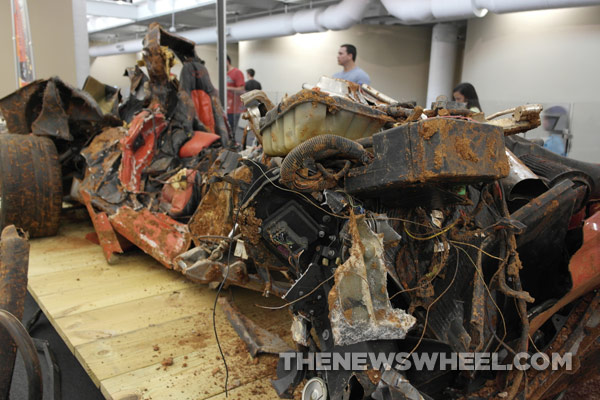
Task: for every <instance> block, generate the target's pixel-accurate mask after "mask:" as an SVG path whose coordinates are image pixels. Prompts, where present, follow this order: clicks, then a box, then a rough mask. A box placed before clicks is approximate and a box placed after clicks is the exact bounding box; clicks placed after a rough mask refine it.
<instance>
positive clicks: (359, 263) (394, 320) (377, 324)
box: [328, 215, 415, 345]
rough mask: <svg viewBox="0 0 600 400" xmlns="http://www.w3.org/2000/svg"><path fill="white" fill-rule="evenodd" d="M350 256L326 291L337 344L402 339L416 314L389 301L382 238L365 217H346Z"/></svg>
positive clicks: (337, 271) (332, 328)
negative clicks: (332, 284)
mask: <svg viewBox="0 0 600 400" xmlns="http://www.w3.org/2000/svg"><path fill="white" fill-rule="evenodd" d="M349 230H350V235H351V236H352V247H351V248H350V257H348V259H347V260H346V262H345V263H344V264H342V265H340V266H339V267H338V268H337V269H336V270H335V275H334V276H335V285H334V286H333V288H331V291H330V292H329V300H328V301H329V319H330V321H331V331H332V333H333V338H334V342H335V343H336V344H337V345H348V344H354V343H360V342H364V341H367V340H389V339H404V338H405V337H406V333H407V332H408V330H409V329H410V328H412V326H413V325H414V324H415V318H414V317H413V316H412V315H410V314H407V313H406V312H405V311H404V310H400V309H394V308H392V307H391V305H390V300H389V297H388V293H387V279H386V277H387V273H386V268H385V264H384V259H383V241H382V239H381V237H378V236H377V235H375V234H374V233H373V232H372V231H371V230H370V229H369V227H368V226H367V224H366V222H365V221H364V217H360V218H358V219H357V218H355V217H354V216H353V215H352V216H351V217H350V221H349Z"/></svg>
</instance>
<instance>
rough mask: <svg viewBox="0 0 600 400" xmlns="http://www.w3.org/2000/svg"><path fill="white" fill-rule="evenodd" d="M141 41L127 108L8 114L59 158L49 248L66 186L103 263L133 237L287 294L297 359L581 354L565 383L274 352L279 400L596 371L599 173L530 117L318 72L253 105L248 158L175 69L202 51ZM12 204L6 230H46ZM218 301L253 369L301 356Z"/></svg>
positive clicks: (46, 85) (209, 273)
mask: <svg viewBox="0 0 600 400" xmlns="http://www.w3.org/2000/svg"><path fill="white" fill-rule="evenodd" d="M144 45H145V48H144V61H145V65H146V67H147V68H148V75H149V77H148V78H149V79H147V78H144V79H142V75H140V74H143V72H141V70H140V69H139V68H137V70H135V71H134V70H133V69H132V70H131V71H130V77H131V79H132V94H131V96H130V97H129V99H127V100H126V102H125V103H124V104H122V105H121V106H120V107H117V105H118V96H117V95H116V94H115V93H112V92H111V93H108V92H106V93H104V94H105V95H106V97H105V98H103V100H102V104H104V107H103V108H101V107H100V106H99V105H98V104H99V103H98V100H97V99H94V98H92V96H91V95H90V94H88V93H86V92H84V91H80V90H77V89H74V88H71V87H68V85H66V84H64V83H62V82H61V81H60V80H59V79H58V78H52V79H50V80H47V81H38V82H36V83H33V84H31V85H29V86H27V87H25V88H22V89H20V90H19V91H17V92H16V93H14V94H13V95H10V96H8V97H7V98H4V99H2V100H0V109H1V111H2V112H3V114H4V116H5V118H6V120H7V125H8V129H9V131H10V132H12V133H13V134H12V135H9V136H10V140H9V139H5V141H6V140H8V141H9V142H10V143H20V142H21V140H25V138H32V137H40V140H42V139H43V142H44V146H46V147H55V148H53V149H51V150H50V153H52V154H50V153H49V154H50V155H49V156H48V157H49V160H48V163H51V162H54V163H55V164H56V165H57V167H55V168H58V170H55V172H53V174H54V175H53V178H52V179H53V180H52V182H54V185H55V189H54V191H53V192H52V193H53V194H52V193H49V192H48V191H42V186H43V185H42V184H40V185H39V188H38V189H39V190H40V193H41V194H40V195H39V196H42V195H43V196H47V197H52V196H54V197H53V199H54V200H52V201H50V200H48V202H47V203H48V204H49V207H50V208H48V209H47V210H43V212H42V211H40V213H41V214H40V217H37V220H38V221H41V220H42V219H43V218H42V217H41V216H44V218H46V217H47V218H49V220H48V222H44V223H47V224H48V225H50V228H49V229H41V230H40V234H41V235H43V234H53V233H54V232H56V227H57V221H55V220H50V219H52V218H54V219H56V218H57V215H58V214H59V211H60V208H59V207H58V206H57V201H56V196H58V198H59V199H60V198H61V197H62V196H63V192H65V193H64V194H66V195H69V197H70V198H71V199H75V200H77V201H79V202H80V203H82V204H84V205H85V206H86V207H87V210H88V212H89V215H90V217H91V219H92V222H93V225H94V228H95V230H96V233H97V236H98V241H99V243H100V245H101V246H102V248H103V251H104V254H105V256H106V259H107V261H108V262H111V261H112V260H113V255H114V254H115V253H120V252H123V251H124V250H126V249H127V247H128V246H131V245H132V244H133V245H135V246H137V247H139V248H140V249H142V250H143V251H144V252H146V253H148V254H149V255H151V256H152V257H153V258H155V259H156V260H157V261H159V262H160V263H161V264H162V265H164V266H165V267H166V268H169V269H173V270H175V271H178V272H180V273H182V274H183V275H185V276H186V277H188V278H189V279H191V280H193V281H196V282H200V283H204V284H209V285H212V286H213V287H215V288H217V287H219V289H221V288H222V287H227V286H229V285H236V286H241V287H245V288H249V289H252V290H256V291H259V292H261V293H263V294H264V295H265V296H269V295H274V296H279V297H281V298H283V299H284V300H285V302H286V307H285V309H282V311H280V312H290V313H291V315H292V321H293V322H292V327H291V333H292V337H293V339H294V342H295V344H296V349H294V350H293V351H295V352H300V353H303V354H305V355H306V356H307V357H308V355H309V354H311V353H316V352H328V353H348V352H350V353H352V352H362V353H365V352H367V353H368V352H371V353H389V354H398V353H405V354H421V355H423V354H433V353H438V354H440V353H444V354H449V353H458V354H468V353H477V352H489V353H497V354H498V355H499V357H500V362H501V363H502V364H510V363H512V358H513V357H514V356H515V354H518V353H523V352H530V353H535V352H544V353H547V354H550V353H558V354H562V355H564V354H565V353H571V354H572V356H573V371H566V370H565V369H564V368H559V369H557V370H552V369H546V370H542V371H538V370H536V369H529V370H526V371H521V370H516V369H513V370H506V371H485V370H482V371H479V370H476V369H474V370H454V369H447V368H441V367H440V366H439V365H436V367H435V368H432V369H425V370H417V369H416V368H414V367H413V368H408V369H401V368H396V367H397V365H396V364H395V363H396V361H394V363H392V365H387V364H386V365H385V367H382V368H379V369H376V368H375V367H374V366H373V365H369V367H368V368H367V369H365V370H337V371H332V370H328V371H323V370H316V371H315V370H311V369H302V368H297V366H296V365H295V364H292V366H291V368H285V365H284V364H285V363H284V362H283V361H284V360H283V358H281V359H280V362H279V365H278V369H277V379H276V380H274V381H273V386H274V388H275V390H276V391H277V393H278V394H279V396H280V397H282V398H291V397H292V396H293V393H294V392H298V391H302V389H303V388H305V389H304V393H303V398H306V399H310V398H319V397H311V396H313V394H319V395H323V393H327V394H325V396H327V397H323V398H329V399H332V400H338V399H357V398H373V399H411V400H416V399H449V398H453V399H473V400H474V399H491V398H498V399H500V398H502V399H553V398H556V396H558V395H560V394H561V393H562V392H563V391H564V390H565V389H566V388H567V386H568V385H569V384H570V385H572V384H574V383H576V382H584V381H586V380H588V379H590V378H593V377H596V376H597V374H598V373H599V372H600V371H599V370H598V366H600V347H599V338H600V307H599V304H598V303H599V302H600V294H599V293H598V292H597V291H596V289H597V288H598V287H599V286H600V262H599V260H598V255H599V254H598V251H599V249H600V236H599V235H598V224H600V214H598V211H599V210H600V207H598V205H599V204H600V203H598V200H599V199H600V167H599V166H598V165H594V164H588V163H583V162H578V161H574V160H570V159H567V158H563V157H560V156H556V155H554V154H552V153H549V152H548V151H546V150H545V149H543V148H541V147H539V146H537V145H535V144H533V143H530V142H529V141H528V140H526V139H523V138H521V137H519V136H517V135H515V134H516V133H520V132H525V131H527V130H529V129H532V128H534V127H536V126H538V125H539V123H540V121H539V115H540V111H541V107H540V106H536V105H527V106H520V107H516V108H515V109H512V110H507V111H506V112H505V113H504V115H499V117H502V118H496V116H492V117H494V118H491V119H489V118H488V119H485V117H484V116H483V115H482V114H481V113H478V114H476V113H474V112H472V111H469V110H467V109H466V108H464V104H461V103H456V102H451V101H447V100H445V99H442V98H440V99H439V101H437V102H435V103H434V104H433V105H432V107H431V109H427V110H424V109H423V108H422V107H420V106H417V105H415V104H414V103H412V102H398V101H395V100H393V99H390V98H389V97H387V96H385V95H383V94H382V93H380V92H378V91H377V90H375V89H373V88H371V87H369V86H366V85H363V86H362V87H361V86H358V85H356V84H352V83H350V82H345V81H340V80H333V79H328V78H323V79H322V80H321V81H320V82H319V83H318V84H317V85H316V86H310V85H308V86H306V87H305V88H304V89H302V90H301V91H299V92H298V93H297V94H295V95H292V96H287V97H285V98H284V99H283V100H282V101H281V103H280V104H278V105H273V104H272V103H271V102H270V101H269V99H268V98H267V97H266V95H265V94H264V93H262V92H258V91H254V92H250V93H247V94H246V95H245V96H244V101H245V102H246V104H247V107H248V111H247V113H246V115H245V118H247V119H248V120H249V128H248V129H249V130H251V131H252V132H253V133H254V135H255V137H256V138H257V140H258V142H259V143H258V145H257V146H253V147H248V148H245V149H243V150H242V149H241V147H240V146H239V145H237V144H236V143H234V142H233V139H232V137H233V136H232V135H231V132H230V131H229V129H228V126H227V122H226V118H223V111H222V110H221V109H220V106H219V102H218V100H217V97H216V96H215V94H214V92H213V88H212V86H210V87H206V86H203V85H202V83H199V84H198V85H196V86H195V83H194V82H191V81H190V80H189V78H185V79H184V78H182V79H181V82H180V81H178V80H177V79H176V78H174V77H172V76H171V74H170V73H169V68H170V66H171V65H172V62H173V59H174V57H177V58H179V60H180V61H181V62H182V63H183V65H184V69H186V70H193V71H194V74H192V76H194V77H198V76H202V74H198V71H201V68H202V67H201V66H200V64H199V62H198V58H197V56H196V55H195V50H194V44H193V43H192V42H189V41H187V40H186V39H183V38H180V37H178V36H177V35H175V34H171V33H169V32H166V31H164V30H163V29H162V28H161V27H160V26H159V25H157V24H153V25H151V26H150V28H149V31H148V33H147V35H146V38H145V42H144ZM144 81H147V82H146V83H144ZM184 81H185V82H184ZM115 102H116V103H117V104H115ZM107 103H108V105H107ZM207 110H208V111H207ZM30 132H33V134H34V135H35V136H30V135H27V134H29V133H30ZM48 137H49V138H51V139H52V141H50V140H48V139H47V138H48ZM0 138H1V137H0ZM27 140H29V141H31V140H33V139H27ZM0 142H2V141H1V140H0ZM52 143H54V146H53V145H52ZM23 146H25V145H23ZM31 146H34V145H31ZM34 147H35V146H34ZM244 147H245V146H244ZM1 151H8V150H4V147H2V149H1ZM14 151H17V150H14ZM44 154H46V153H44ZM7 157H8V156H7ZM12 157H16V156H12ZM3 159H6V158H5V157H4V155H3ZM52 160H53V161H52ZM58 165H60V166H58ZM28 168H29V167H28ZM61 169H62V171H61ZM29 170H30V172H31V173H34V172H35V171H34V167H33V166H32V167H30V169H29ZM56 171H58V172H56ZM57 174H59V175H60V176H62V182H61V179H59V178H57ZM34 175H35V174H34ZM15 179H16V178H15ZM40 179H41V178H40ZM61 187H63V188H64V190H63V189H61ZM56 188H58V189H56ZM2 190H3V191H4V192H3V203H2V209H3V211H2V218H1V219H0V222H2V225H3V226H4V225H6V224H7V223H9V222H10V223H16V224H21V225H24V226H25V229H27V224H34V222H32V221H21V220H19V218H21V216H19V215H16V214H18V213H13V214H10V207H20V206H19V205H18V202H17V200H18V199H17V200H15V203H14V204H13V205H12V206H11V203H10V201H9V200H10V193H9V191H10V188H9V186H8V183H6V182H3V186H2ZM31 195H34V194H31ZM15 196H16V195H15ZM40 202H42V200H40ZM58 204H60V203H58ZM57 207H58V210H57ZM5 210H7V211H5ZM23 218H24V217H23ZM34 225H35V224H34ZM35 229H37V228H35ZM35 229H33V228H30V230H31V231H32V232H33V231H34V230H35ZM33 233H34V235H35V232H33ZM222 304H223V309H224V310H225V311H226V313H227V315H228V316H229V317H230V319H231V320H235V321H237V322H234V325H236V330H238V332H245V333H241V335H242V336H243V337H244V338H245V340H247V341H248V342H250V343H251V344H252V346H251V347H252V348H253V350H252V351H253V353H254V354H256V353H257V352H258V351H273V352H283V351H287V350H289V351H292V350H291V349H287V348H286V346H285V343H283V342H281V341H278V340H277V338H273V337H266V336H267V335H268V332H266V333H265V332H258V328H256V327H254V326H253V325H252V323H251V321H247V320H244V317H243V316H239V315H237V314H238V313H237V312H236V310H235V309H234V308H232V307H231V306H230V305H228V304H227V303H226V302H223V303H222ZM288 310H289V311H288ZM238 328H239V329H238ZM311 391H314V393H313V392H311Z"/></svg>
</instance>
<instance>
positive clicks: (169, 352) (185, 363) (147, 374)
mask: <svg viewBox="0 0 600 400" xmlns="http://www.w3.org/2000/svg"><path fill="white" fill-rule="evenodd" d="M92 231H93V227H92V225H91V224H90V223H89V222H69V223H65V224H63V226H62V227H61V229H60V232H59V235H58V236H55V237H52V238H44V239H34V240H31V253H30V259H29V285H28V289H29V292H30V293H31V294H32V296H33V297H34V298H35V300H36V301H37V303H38V304H39V306H40V307H41V309H42V310H43V311H44V313H45V314H46V316H47V317H48V319H49V320H50V322H51V323H52V325H53V326H54V328H55V329H56V331H57V332H58V333H59V334H60V335H61V337H62V338H63V340H64V341H65V343H66V344H67V346H68V347H69V349H71V351H72V352H73V354H74V355H75V357H76V358H77V359H78V360H79V362H80V363H81V365H82V366H83V367H84V368H85V370H86V371H87V372H88V374H89V375H90V377H91V379H92V380H93V382H94V383H95V384H96V385H97V386H98V387H99V388H100V390H101V391H102V394H103V395H104V396H105V397H106V398H107V399H115V400H117V399H118V400H135V399H221V398H225V395H224V382H225V369H224V366H223V361H222V360H221V357H220V355H219V350H218V348H217V344H216V340H215V336H214V333H213V324H212V309H213V304H214V301H215V295H216V291H215V290H212V289H210V288H208V287H207V286H206V285H199V284H194V283H192V282H190V281H188V280H186V279H185V278H184V277H183V276H182V275H181V274H179V273H178V272H174V271H170V270H167V269H166V268H164V267H163V266H161V265H160V264H159V263H157V262H156V261H154V260H153V259H152V258H151V257H149V256H147V255H145V254H144V253H142V252H141V251H137V250H136V251H132V252H128V253H126V254H124V255H122V256H119V258H118V260H117V262H116V263H115V264H113V265H109V264H107V263H106V261H105V259H104V257H103V255H102V251H101V248H100V246H98V245H95V244H93V243H91V242H89V241H88V240H86V239H85V235H86V234H87V233H89V232H92ZM227 292H228V295H233V298H234V300H235V303H236V305H237V306H238V308H239V309H240V310H241V311H242V312H244V314H245V315H247V316H248V317H250V318H251V319H253V320H254V321H255V322H256V323H257V324H258V325H260V326H262V327H263V328H266V329H268V330H269V331H271V332H273V333H276V334H278V335H280V336H281V337H282V338H283V339H284V340H286V341H287V342H289V343H290V345H291V343H292V342H291V338H290V336H289V328H290V324H291V320H290V317H289V314H288V311H286V310H279V311H270V310H264V309H261V308H258V307H256V306H255V304H262V305H269V306H274V305H280V304H282V301H281V300H280V299H277V298H274V297H270V298H264V297H262V296H261V295H260V294H259V293H255V292H251V291H248V290H245V289H240V288H232V289H231V292H229V291H227ZM216 326H217V329H218V332H219V339H220V342H221V346H222V347H223V350H224V352H225V356H226V361H227V364H228V366H229V385H228V387H229V390H230V396H229V397H228V398H229V399H248V398H254V397H260V398H264V399H276V398H278V397H277V395H276V393H275V391H274V390H273V389H272V387H271V385H270V383H269V379H271V378H273V377H274V375H275V367H276V364H277V356H274V355H261V356H258V357H257V358H256V359H252V358H251V357H250V355H249V354H248V352H247V350H246V347H245V345H244V343H243V342H242V341H241V339H239V337H238V335H237V334H236V333H235V331H234V330H233V328H232V327H231V325H230V324H229V321H228V320H227V319H226V318H225V316H224V314H223V313H222V312H221V310H220V309H219V308H217V313H216ZM170 357H172V359H173V364H172V365H167V366H165V365H163V364H167V362H166V360H167V359H168V358H170Z"/></svg>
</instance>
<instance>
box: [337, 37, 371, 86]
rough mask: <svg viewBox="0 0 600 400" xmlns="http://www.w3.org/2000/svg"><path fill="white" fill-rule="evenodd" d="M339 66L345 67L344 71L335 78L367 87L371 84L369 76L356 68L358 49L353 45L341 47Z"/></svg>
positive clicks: (338, 56)
mask: <svg viewBox="0 0 600 400" xmlns="http://www.w3.org/2000/svg"><path fill="white" fill-rule="evenodd" d="M337 62H338V65H341V66H343V67H344V70H343V71H341V72H338V73H337V74H334V75H333V77H334V78H338V79H345V80H347V81H351V82H355V83H358V84H359V85H362V84H363V83H366V84H367V85H368V84H369V83H371V78H369V75H368V74H367V73H366V72H365V71H363V70H362V69H361V68H359V67H358V66H356V47H354V46H353V45H351V44H343V45H341V46H340V49H339V50H338V55H337Z"/></svg>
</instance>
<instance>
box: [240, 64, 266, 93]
mask: <svg viewBox="0 0 600 400" xmlns="http://www.w3.org/2000/svg"><path fill="white" fill-rule="evenodd" d="M246 77H247V78H248V79H247V80H246V84H245V85H244V89H246V92H249V91H251V90H262V86H261V84H260V82H259V81H257V80H256V79H254V70H253V69H252V68H248V69H247V70H246Z"/></svg>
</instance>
